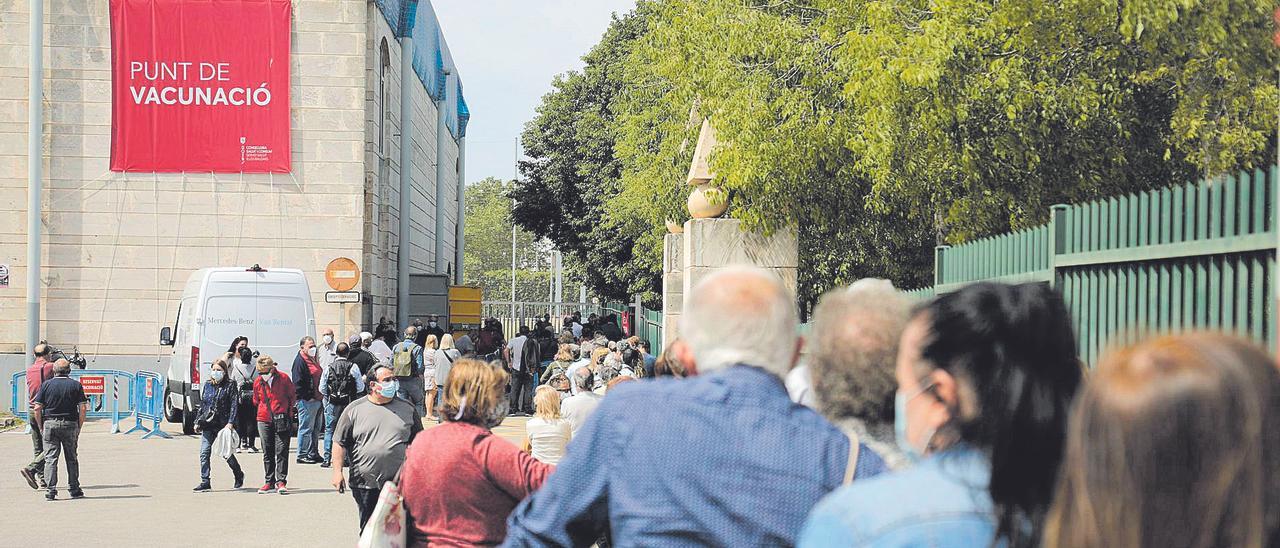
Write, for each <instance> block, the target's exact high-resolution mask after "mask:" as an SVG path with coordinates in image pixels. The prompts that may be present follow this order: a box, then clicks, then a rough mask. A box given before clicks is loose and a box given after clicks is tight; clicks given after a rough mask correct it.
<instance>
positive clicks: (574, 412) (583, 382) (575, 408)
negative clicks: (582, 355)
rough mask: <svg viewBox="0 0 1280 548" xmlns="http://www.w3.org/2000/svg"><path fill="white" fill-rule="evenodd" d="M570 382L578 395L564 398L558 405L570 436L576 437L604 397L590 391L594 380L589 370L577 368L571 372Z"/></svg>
mask: <svg viewBox="0 0 1280 548" xmlns="http://www.w3.org/2000/svg"><path fill="white" fill-rule="evenodd" d="M570 380H571V381H573V385H574V386H577V387H578V393H577V394H574V395H572V396H569V397H568V398H565V400H564V401H563V402H561V403H560V414H561V415H562V416H564V418H565V419H566V420H568V421H569V429H570V431H571V432H572V434H573V435H577V434H578V430H581V429H582V425H584V424H586V423H587V417H590V416H591V413H593V412H595V410H596V406H598V405H600V400H601V399H603V398H604V396H601V395H600V394H596V393H595V392H592V391H591V384H592V382H593V381H594V380H595V379H593V378H592V375H591V369H588V368H586V367H581V368H578V369H577V370H576V371H574V372H573V377H572V378H571V379H570Z"/></svg>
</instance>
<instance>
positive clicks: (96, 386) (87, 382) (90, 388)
mask: <svg viewBox="0 0 1280 548" xmlns="http://www.w3.org/2000/svg"><path fill="white" fill-rule="evenodd" d="M80 386H82V387H84V393H85V395H89V396H101V395H103V394H106V393H107V378H106V377H103V376H102V375H84V376H81V377H80Z"/></svg>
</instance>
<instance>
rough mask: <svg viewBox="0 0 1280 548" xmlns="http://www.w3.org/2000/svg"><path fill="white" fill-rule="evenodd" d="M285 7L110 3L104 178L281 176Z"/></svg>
mask: <svg viewBox="0 0 1280 548" xmlns="http://www.w3.org/2000/svg"><path fill="white" fill-rule="evenodd" d="M291 11H292V6H291V3H290V1H289V0H212V1H211V0H111V75H112V88H111V100H112V109H111V170H112V171H215V172H222V173H228V172H229V173H240V172H245V173H266V172H272V173H287V172H289V171H290V147H289V145H290V143H289V47H290V46H289V22H290V14H291Z"/></svg>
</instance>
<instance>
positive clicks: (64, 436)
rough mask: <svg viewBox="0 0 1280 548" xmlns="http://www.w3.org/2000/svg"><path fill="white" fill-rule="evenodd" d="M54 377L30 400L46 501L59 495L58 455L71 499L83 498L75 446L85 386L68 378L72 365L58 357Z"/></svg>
mask: <svg viewBox="0 0 1280 548" xmlns="http://www.w3.org/2000/svg"><path fill="white" fill-rule="evenodd" d="M53 374H54V375H55V376H54V378H52V379H49V380H48V381H45V382H44V383H43V384H41V385H40V391H39V392H37V393H36V397H35V398H34V399H33V400H32V401H33V402H35V406H34V407H32V408H31V415H32V416H33V417H35V419H36V421H37V422H39V423H40V425H41V426H42V427H43V431H44V432H43V433H44V448H45V450H44V477H45V481H46V482H48V484H49V491H48V492H47V493H45V496H44V498H45V500H54V499H56V498H58V457H59V456H61V457H63V458H64V459H66V461H67V486H68V487H70V488H71V489H70V491H71V498H73V499H78V498H81V497H84V491H82V490H81V489H80V458H79V454H78V451H76V447H77V445H78V442H79V440H80V428H81V427H83V426H84V419H85V412H86V411H87V409H88V408H87V406H86V404H87V403H88V402H89V398H87V397H85V395H84V387H82V386H80V383H79V382H78V381H76V380H75V379H72V378H71V364H69V363H67V361H66V360H58V361H57V362H55V363H54V364H53Z"/></svg>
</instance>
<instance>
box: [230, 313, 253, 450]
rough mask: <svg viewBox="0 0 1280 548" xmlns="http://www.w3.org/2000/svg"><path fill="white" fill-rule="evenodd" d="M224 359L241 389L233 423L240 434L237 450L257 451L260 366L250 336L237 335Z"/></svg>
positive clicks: (233, 379) (232, 379)
mask: <svg viewBox="0 0 1280 548" xmlns="http://www.w3.org/2000/svg"><path fill="white" fill-rule="evenodd" d="M223 359H225V360H226V362H227V368H228V371H227V375H228V376H229V377H230V378H231V381H232V382H233V383H235V385H236V387H237V388H238V389H239V391H238V394H237V399H236V420H235V423H234V424H233V425H232V426H234V427H235V429H236V434H239V435H240V448H239V449H236V452H237V453H257V452H258V447H257V442H256V441H255V440H257V439H258V422H257V420H256V419H255V418H254V413H255V412H256V410H257V406H256V405H254V404H253V381H255V380H257V378H258V366H257V362H256V358H254V352H253V350H252V349H250V348H249V337H243V336H241V337H236V339H235V340H234V341H232V342H231V348H230V350H228V351H227V354H226V355H225V356H223Z"/></svg>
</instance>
